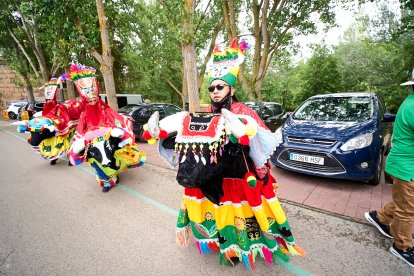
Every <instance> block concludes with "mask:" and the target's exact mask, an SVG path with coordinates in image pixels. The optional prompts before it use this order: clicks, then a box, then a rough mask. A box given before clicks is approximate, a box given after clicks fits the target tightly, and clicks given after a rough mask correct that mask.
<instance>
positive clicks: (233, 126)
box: [221, 108, 246, 138]
mask: <svg viewBox="0 0 414 276" xmlns="http://www.w3.org/2000/svg"><path fill="white" fill-rule="evenodd" d="M221 114H222V115H223V117H224V122H225V124H226V126H227V127H228V130H229V131H230V132H231V134H233V135H234V136H235V137H236V138H239V137H241V136H243V135H245V133H246V126H245V125H244V124H243V123H242V122H241V121H240V120H239V118H238V117H237V116H236V115H234V114H233V113H232V112H230V111H229V110H227V109H225V108H222V109H221Z"/></svg>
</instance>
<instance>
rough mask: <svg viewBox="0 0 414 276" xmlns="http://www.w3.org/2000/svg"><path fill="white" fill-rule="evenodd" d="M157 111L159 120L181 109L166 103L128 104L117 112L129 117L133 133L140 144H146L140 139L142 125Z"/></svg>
mask: <svg viewBox="0 0 414 276" xmlns="http://www.w3.org/2000/svg"><path fill="white" fill-rule="evenodd" d="M155 111H158V112H159V114H160V119H162V118H164V117H166V116H169V115H172V114H175V113H177V112H181V111H182V110H181V108H179V107H178V106H176V105H173V104H168V103H143V104H130V105H126V106H124V107H122V108H120V109H119V110H118V112H119V113H120V114H123V115H127V116H130V117H131V118H132V120H133V131H134V133H135V135H136V137H137V139H138V141H140V142H143V143H144V142H146V140H145V139H144V138H142V133H143V132H144V130H143V128H142V127H143V125H145V124H146V123H147V122H148V119H149V118H150V117H151V115H152V114H153V113H154V112H155Z"/></svg>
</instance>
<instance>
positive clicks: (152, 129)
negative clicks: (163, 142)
mask: <svg viewBox="0 0 414 276" xmlns="http://www.w3.org/2000/svg"><path fill="white" fill-rule="evenodd" d="M159 121H160V114H159V113H158V111H155V112H154V114H152V115H151V117H150V118H149V120H148V123H147V125H148V132H149V134H151V136H152V137H154V138H158V137H159V135H160V127H159Z"/></svg>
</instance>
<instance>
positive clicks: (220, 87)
mask: <svg viewBox="0 0 414 276" xmlns="http://www.w3.org/2000/svg"><path fill="white" fill-rule="evenodd" d="M226 86H229V85H227V84H217V85H212V86H210V87H209V88H208V91H210V92H214V90H215V89H216V88H217V90H218V91H221V90H223V89H224V87H226Z"/></svg>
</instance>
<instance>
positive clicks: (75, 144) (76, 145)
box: [72, 138, 85, 154]
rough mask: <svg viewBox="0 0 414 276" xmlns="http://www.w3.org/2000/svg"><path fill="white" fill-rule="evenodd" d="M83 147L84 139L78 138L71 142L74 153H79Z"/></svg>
mask: <svg viewBox="0 0 414 276" xmlns="http://www.w3.org/2000/svg"><path fill="white" fill-rule="evenodd" d="M84 149H85V140H84V139H83V138H79V139H77V140H75V141H74V142H73V144H72V151H73V152H74V153H75V154H79V153H80V152H81V151H83V150H84Z"/></svg>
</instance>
